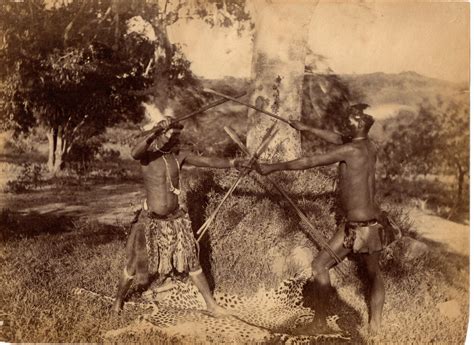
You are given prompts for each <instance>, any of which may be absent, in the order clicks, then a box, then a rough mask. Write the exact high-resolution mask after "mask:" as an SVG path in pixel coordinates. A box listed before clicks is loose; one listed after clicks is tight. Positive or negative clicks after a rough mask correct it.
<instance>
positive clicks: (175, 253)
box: [126, 209, 200, 284]
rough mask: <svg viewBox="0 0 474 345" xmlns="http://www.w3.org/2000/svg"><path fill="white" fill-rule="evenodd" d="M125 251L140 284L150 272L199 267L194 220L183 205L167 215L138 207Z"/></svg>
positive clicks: (127, 267) (132, 273) (131, 270)
mask: <svg viewBox="0 0 474 345" xmlns="http://www.w3.org/2000/svg"><path fill="white" fill-rule="evenodd" d="M126 252H127V266H126V269H127V272H128V273H129V274H130V275H135V278H136V281H137V283H139V284H146V283H147V282H148V278H149V276H150V275H154V274H158V275H160V276H165V275H168V274H169V273H171V272H172V271H173V270H176V271H177V272H179V273H183V272H190V271H195V270H197V269H199V268H200V266H199V260H198V257H197V251H196V242H195V239H194V235H193V232H192V230H191V220H190V219H189V215H188V214H187V212H185V211H183V210H181V209H179V210H177V211H176V212H174V213H173V214H170V215H168V216H167V217H165V218H163V217H159V216H157V215H155V214H154V213H152V212H149V211H145V210H141V211H139V213H137V215H136V217H135V219H134V220H133V221H132V224H131V232H130V237H129V239H128V242H127V248H126Z"/></svg>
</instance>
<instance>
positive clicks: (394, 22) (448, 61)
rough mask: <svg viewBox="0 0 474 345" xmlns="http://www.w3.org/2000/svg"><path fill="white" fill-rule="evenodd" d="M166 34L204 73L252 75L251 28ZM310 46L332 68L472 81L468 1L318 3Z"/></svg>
mask: <svg viewBox="0 0 474 345" xmlns="http://www.w3.org/2000/svg"><path fill="white" fill-rule="evenodd" d="M170 36H171V39H172V40H173V41H175V42H180V43H184V44H185V46H184V51H185V54H186V56H187V57H188V58H189V59H190V60H191V62H192V69H193V71H194V72H195V73H196V74H198V75H201V76H204V77H208V78H218V77H222V76H224V75H230V76H235V77H242V76H249V74H250V62H251V58H252V42H251V36H250V34H249V33H245V34H244V35H243V36H242V37H238V36H237V34H236V32H235V30H232V29H222V28H214V29H211V28H209V27H208V26H207V25H205V24H203V23H202V22H199V21H190V22H188V23H180V24H179V25H178V26H176V27H173V28H172V29H171V31H170ZM308 44H309V47H310V48H311V49H312V50H313V51H315V52H317V53H318V54H322V55H324V56H325V57H327V65H328V66H329V67H331V68H332V69H333V70H334V71H335V72H336V73H371V72H387V73H398V72H402V71H408V70H411V71H415V72H418V73H421V74H424V75H427V76H431V77H435V78H440V79H445V80H451V81H466V80H468V79H469V4H468V3H452V2H451V3H446V2H445V3H426V2H425V3H403V4H402V3H377V4H374V3H364V4H349V3H328V2H326V3H320V4H319V5H318V6H317V8H316V10H315V12H314V15H313V19H312V21H311V24H310V27H309V37H308Z"/></svg>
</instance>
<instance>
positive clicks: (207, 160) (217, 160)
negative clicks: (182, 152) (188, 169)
mask: <svg viewBox="0 0 474 345" xmlns="http://www.w3.org/2000/svg"><path fill="white" fill-rule="evenodd" d="M236 161H237V160H235V159H230V158H222V157H203V156H197V155H193V154H189V155H187V156H186V157H185V159H184V164H189V165H193V166H195V167H200V168H216V169H228V168H235V167H237V168H238V164H237V165H236V164H235V163H236ZM239 161H240V160H239Z"/></svg>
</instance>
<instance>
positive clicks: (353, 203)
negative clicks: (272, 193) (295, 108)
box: [255, 105, 395, 334]
mask: <svg viewBox="0 0 474 345" xmlns="http://www.w3.org/2000/svg"><path fill="white" fill-rule="evenodd" d="M365 107H366V105H356V106H352V107H351V108H350V109H349V113H348V117H347V121H346V126H345V128H341V130H342V132H343V134H338V133H335V132H331V131H326V130H321V129H316V128H311V127H308V126H306V125H304V124H302V123H301V122H299V121H292V122H291V125H292V126H293V127H294V128H296V129H298V130H308V131H311V132H313V133H314V134H316V135H317V136H318V137H320V138H322V139H324V140H326V141H328V142H331V143H334V144H340V146H338V147H336V148H334V149H332V150H330V151H328V152H326V153H325V154H321V155H315V156H311V157H303V158H300V159H296V160H292V161H288V162H281V163H275V164H260V165H258V166H255V169H256V170H257V171H258V172H259V173H260V174H262V175H267V174H270V173H272V172H275V171H281V170H305V169H310V168H314V167H318V166H325V165H331V164H334V163H339V183H340V188H339V189H340V198H341V201H342V206H343V211H344V213H345V218H346V219H345V224H344V228H340V229H339V230H338V231H337V232H336V234H335V235H334V236H333V238H332V239H331V240H330V241H329V247H330V251H332V252H333V253H335V254H336V255H337V257H338V258H340V259H344V258H345V257H346V256H347V255H348V254H349V253H351V252H353V253H356V254H359V255H360V256H361V257H362V259H363V261H364V262H365V266H366V268H367V273H368V278H369V281H370V285H371V288H370V306H369V332H370V333H371V334H374V333H376V332H377V331H378V329H379V327H380V324H381V321H382V308H383V304H384V299H385V288H384V282H383V278H382V274H381V271H380V266H379V256H380V252H381V250H382V249H383V248H384V247H385V246H386V245H388V244H389V243H390V242H391V241H393V240H394V239H395V236H394V234H393V233H390V232H389V230H391V229H390V228H385V227H384V226H382V225H381V224H380V223H379V221H378V219H379V216H380V210H379V208H378V207H377V205H376V204H375V163H376V148H375V146H374V144H373V143H372V142H371V141H370V140H369V139H368V133H369V130H370V128H371V126H372V124H373V123H374V119H373V118H372V116H370V115H367V114H365V113H364V112H363V109H364V108H365ZM343 135H344V136H343ZM336 263H337V262H336V260H335V258H334V255H330V253H329V252H328V250H327V249H323V250H321V251H320V252H319V254H318V255H317V257H316V258H315V259H314V260H313V263H312V280H314V283H315V290H316V291H315V294H316V296H315V297H316V301H317V303H318V304H317V312H316V316H315V318H314V320H313V322H312V324H311V325H310V326H309V327H307V328H306V329H304V330H302V331H303V332H311V331H313V330H314V332H315V333H321V331H328V332H330V330H329V329H327V328H328V326H327V323H326V320H325V319H326V316H328V315H327V314H328V307H329V306H328V300H329V299H328V297H329V296H328V294H330V293H331V290H332V289H331V285H330V279H329V269H331V268H332V267H333V266H335V264H336Z"/></svg>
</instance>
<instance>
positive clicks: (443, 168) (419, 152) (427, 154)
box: [379, 94, 469, 201]
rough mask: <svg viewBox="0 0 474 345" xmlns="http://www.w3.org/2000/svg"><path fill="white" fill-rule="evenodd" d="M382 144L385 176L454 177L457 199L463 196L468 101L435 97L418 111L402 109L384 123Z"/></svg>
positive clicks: (465, 171)
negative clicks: (393, 118)
mask: <svg viewBox="0 0 474 345" xmlns="http://www.w3.org/2000/svg"><path fill="white" fill-rule="evenodd" d="M385 131H386V132H387V134H388V139H387V141H386V142H385V143H384V144H383V145H382V147H381V153H380V155H379V156H380V158H381V162H382V174H383V175H384V178H385V179H389V180H390V179H394V178H396V177H397V176H398V177H407V176H413V175H419V174H422V175H426V174H448V175H454V176H456V177H457V181H458V185H457V199H458V201H459V199H460V198H461V197H462V192H463V186H464V179H465V177H466V175H467V174H468V171H469V101H468V99H467V96H465V95H463V94H459V95H458V96H457V97H455V98H449V99H446V98H442V97H436V98H435V99H432V100H425V101H424V102H423V103H422V104H421V105H420V107H419V111H418V113H417V114H411V113H407V112H402V113H401V114H399V116H398V117H397V118H396V119H395V120H394V121H392V123H390V124H387V125H386V128H385Z"/></svg>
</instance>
